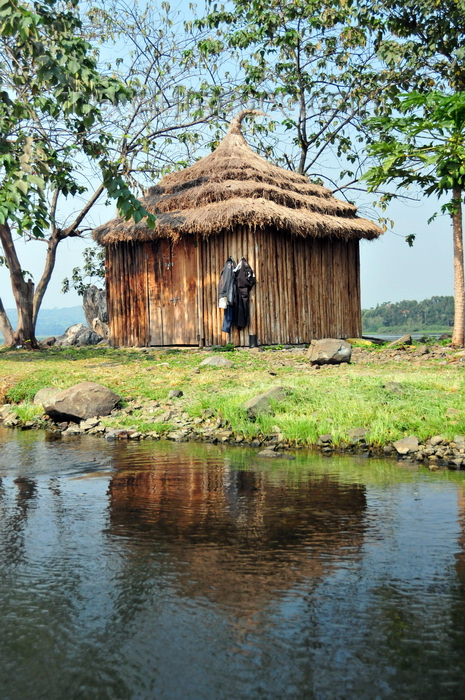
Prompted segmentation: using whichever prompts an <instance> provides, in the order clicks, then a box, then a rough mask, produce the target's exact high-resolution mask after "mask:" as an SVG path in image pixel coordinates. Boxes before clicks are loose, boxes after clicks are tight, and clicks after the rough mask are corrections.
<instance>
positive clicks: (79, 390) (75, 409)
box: [43, 382, 121, 423]
mask: <svg viewBox="0 0 465 700" xmlns="http://www.w3.org/2000/svg"><path fill="white" fill-rule="evenodd" d="M120 401H121V397H120V396H118V394H115V392H114V391H111V390H110V389H108V388H107V387H106V386H102V385H101V384H97V383H96V382H80V383H79V384H75V385H74V386H71V387H69V389H64V390H63V391H60V392H58V394H55V396H53V397H52V398H51V399H50V400H48V401H47V402H46V403H45V404H43V405H44V409H45V412H46V413H48V415H49V416H50V418H52V419H53V420H55V421H56V420H62V421H63V420H65V421H75V422H76V423H80V422H81V421H82V420H87V419H88V418H93V417H94V416H107V415H109V414H110V413H111V412H112V410H113V409H114V408H115V406H116V405H117V404H118V403H119V402H120Z"/></svg>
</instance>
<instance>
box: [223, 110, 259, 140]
mask: <svg viewBox="0 0 465 700" xmlns="http://www.w3.org/2000/svg"><path fill="white" fill-rule="evenodd" d="M252 114H253V115H254V116H256V117H266V116H267V115H266V114H265V112H261V111H260V110H259V109H243V110H242V112H239V114H238V115H237V116H235V117H234V118H233V119H232V120H231V123H230V124H229V129H228V134H241V136H242V128H241V125H242V121H243V120H244V119H245V117H248V116H250V115H252Z"/></svg>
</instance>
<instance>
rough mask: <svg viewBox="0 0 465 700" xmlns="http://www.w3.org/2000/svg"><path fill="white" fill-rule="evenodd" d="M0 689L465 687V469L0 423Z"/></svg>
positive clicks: (87, 697) (37, 694) (448, 691)
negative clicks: (51, 431)
mask: <svg viewBox="0 0 465 700" xmlns="http://www.w3.org/2000/svg"><path fill="white" fill-rule="evenodd" d="M0 480H1V481H0V621H1V628H0V698H1V700H7V699H11V700H23V699H25V700H35V699H38V698H47V700H54V699H56V700H63V698H66V699H67V700H72V699H78V698H79V699H81V698H82V699H83V700H91V699H94V698H95V699H98V700H105V699H106V698H108V699H120V698H131V699H132V698H147V699H149V698H150V699H156V700H165V699H166V700H168V699H169V700H171V699H173V700H177V699H183V700H184V699H189V700H190V699H195V700H196V699H199V700H210V699H211V700H223V699H225V700H229V699H231V700H237V699H241V698H244V699H245V698H247V699H248V698H252V699H254V698H266V699H267V700H268V699H270V698H305V699H312V698H316V699H318V700H329V699H331V700H333V699H343V698H350V699H352V698H353V699H357V700H363V699H365V698H367V699H370V700H371V699H376V698H393V699H394V698H395V699H396V700H399V699H402V698H405V699H408V700H412V699H415V698H418V699H420V698H422V699H425V698H426V699H427V698H434V699H435V700H436V699H437V698H441V699H444V698H461V697H465V475H462V474H460V473H452V472H441V473H429V472H428V471H427V470H426V469H423V468H420V469H416V468H413V467H411V466H410V467H409V466H406V465H404V466H399V465H396V464H394V463H392V462H386V461H382V460H368V459H362V458H359V459H350V458H322V457H318V456H312V455H309V454H305V453H298V456H297V459H296V460H295V461H283V460H274V461H267V460H263V459H260V458H257V456H256V452H253V451H252V450H247V449H238V448H235V449H222V448H219V447H215V446H212V445H192V444H174V443H164V444H163V443H161V442H160V443H153V442H150V443H149V442H144V443H139V444H132V443H129V444H128V443H121V442H120V443H108V442H106V441H104V440H102V439H98V438H93V437H90V436H87V437H85V436H83V437H76V438H69V439H67V440H65V439H63V440H56V441H55V440H51V441H48V440H47V439H46V436H45V435H44V434H41V433H40V434H38V433H32V432H19V431H7V430H4V429H3V430H2V429H0Z"/></svg>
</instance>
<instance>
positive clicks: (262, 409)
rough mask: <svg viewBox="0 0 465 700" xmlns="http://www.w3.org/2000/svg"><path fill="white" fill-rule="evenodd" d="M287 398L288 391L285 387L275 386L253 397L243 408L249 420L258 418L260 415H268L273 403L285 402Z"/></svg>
mask: <svg viewBox="0 0 465 700" xmlns="http://www.w3.org/2000/svg"><path fill="white" fill-rule="evenodd" d="M285 398H286V389H285V388H284V387H283V386H275V387H272V388H271V389H268V391H265V392H264V393H263V394H258V395H257V396H253V397H252V398H251V399H249V400H248V401H246V402H245V403H244V404H242V408H244V409H245V410H246V411H247V415H248V417H249V418H256V417H257V415H258V414H259V413H268V411H269V410H270V405H271V401H284V399H285Z"/></svg>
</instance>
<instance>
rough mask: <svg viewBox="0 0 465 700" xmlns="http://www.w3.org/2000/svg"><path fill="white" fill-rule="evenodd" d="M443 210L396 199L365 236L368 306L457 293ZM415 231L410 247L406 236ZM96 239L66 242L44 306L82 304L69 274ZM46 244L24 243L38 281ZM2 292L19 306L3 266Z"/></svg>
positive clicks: (26, 263) (109, 213)
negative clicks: (379, 231)
mask: <svg viewBox="0 0 465 700" xmlns="http://www.w3.org/2000/svg"><path fill="white" fill-rule="evenodd" d="M437 210H439V204H438V202H437V200H436V199H435V198H431V199H424V200H422V201H420V202H418V203H409V204H403V203H400V202H396V203H392V204H391V205H390V208H389V210H388V211H387V215H388V216H390V217H391V218H392V219H394V221H395V226H394V229H393V230H392V231H387V232H386V233H385V234H383V235H382V236H381V237H380V238H379V239H378V240H375V241H361V246H360V259H361V260H360V267H361V288H362V308H364V309H367V308H372V307H375V306H376V305H377V304H381V303H383V302H386V301H390V302H396V301H402V300H404V299H416V300H417V301H421V300H422V299H428V298H429V297H432V296H445V295H452V294H453V254H452V227H451V223H450V219H449V217H448V216H447V215H439V216H438V217H437V219H436V220H435V221H434V222H433V223H431V224H429V225H428V223H427V221H428V219H429V217H430V216H431V215H432V214H433V213H434V212H435V211H437ZM114 213H115V210H114V208H113V207H109V208H104V207H101V208H100V210H99V211H98V212H96V213H95V214H94V223H95V225H98V224H99V223H104V222H105V221H107V220H109V219H111V218H112V217H113V215H114ZM411 233H415V234H416V239H415V242H414V245H413V247H412V248H410V247H409V246H408V245H407V243H406V241H405V236H407V235H409V234H411ZM89 245H92V242H91V241H90V240H89V239H85V240H83V241H80V240H77V239H75V238H72V239H69V240H65V241H63V242H62V243H60V245H59V247H58V254H57V265H56V269H55V272H54V275H53V278H52V281H51V282H50V285H49V288H48V290H47V292H46V295H45V297H44V301H43V304H42V306H43V308H45V309H53V308H61V307H68V306H78V305H80V304H81V298H80V297H79V296H78V295H77V294H76V293H75V292H74V291H72V292H69V293H68V294H62V293H61V283H62V280H63V278H64V277H69V276H70V275H71V272H72V269H73V267H76V266H78V267H79V266H81V265H82V250H83V249H84V248H86V247H88V246H89ZM44 249H45V244H44V243H43V242H41V241H37V242H36V241H32V242H29V243H23V242H22V241H19V242H18V254H19V256H20V259H21V262H22V265H23V268H25V269H26V270H28V271H29V272H31V273H32V274H33V278H34V281H35V282H37V281H38V280H39V278H40V274H41V271H42V268H43V262H44ZM0 296H1V298H2V300H3V304H4V306H5V308H12V307H13V306H14V300H13V295H12V292H11V288H10V283H9V276H8V271H7V270H6V268H4V267H0Z"/></svg>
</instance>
